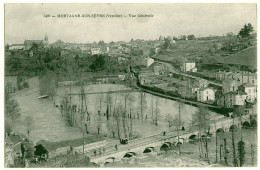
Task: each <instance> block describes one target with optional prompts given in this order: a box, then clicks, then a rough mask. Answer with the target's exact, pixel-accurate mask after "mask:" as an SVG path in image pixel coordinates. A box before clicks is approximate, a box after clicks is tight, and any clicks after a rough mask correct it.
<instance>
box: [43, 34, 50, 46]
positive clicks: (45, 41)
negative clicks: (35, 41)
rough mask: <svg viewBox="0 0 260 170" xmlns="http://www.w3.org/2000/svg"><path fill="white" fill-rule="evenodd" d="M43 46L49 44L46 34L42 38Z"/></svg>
mask: <svg viewBox="0 0 260 170" xmlns="http://www.w3.org/2000/svg"><path fill="white" fill-rule="evenodd" d="M44 44H46V45H47V44H49V40H48V36H47V34H46V35H45V37H44Z"/></svg>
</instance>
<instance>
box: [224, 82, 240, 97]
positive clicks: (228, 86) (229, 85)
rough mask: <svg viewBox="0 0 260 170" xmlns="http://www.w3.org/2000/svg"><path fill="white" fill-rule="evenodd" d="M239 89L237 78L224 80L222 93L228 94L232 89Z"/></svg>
mask: <svg viewBox="0 0 260 170" xmlns="http://www.w3.org/2000/svg"><path fill="white" fill-rule="evenodd" d="M237 90H238V82H237V81H236V80H224V81H222V93H223V94H226V93H229V92H231V91H233V92H235V91H237Z"/></svg>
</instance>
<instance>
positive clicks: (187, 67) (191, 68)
mask: <svg viewBox="0 0 260 170" xmlns="http://www.w3.org/2000/svg"><path fill="white" fill-rule="evenodd" d="M181 71H182V72H185V73H186V72H197V68H196V63H188V62H186V63H183V64H182V66H181Z"/></svg>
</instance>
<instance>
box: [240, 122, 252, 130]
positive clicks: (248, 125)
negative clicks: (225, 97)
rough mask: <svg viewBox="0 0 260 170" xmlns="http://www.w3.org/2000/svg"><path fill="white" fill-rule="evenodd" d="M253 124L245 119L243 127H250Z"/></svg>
mask: <svg viewBox="0 0 260 170" xmlns="http://www.w3.org/2000/svg"><path fill="white" fill-rule="evenodd" d="M250 126H251V125H250V123H249V122H248V121H245V122H244V123H243V124H242V127H243V128H249V127H250Z"/></svg>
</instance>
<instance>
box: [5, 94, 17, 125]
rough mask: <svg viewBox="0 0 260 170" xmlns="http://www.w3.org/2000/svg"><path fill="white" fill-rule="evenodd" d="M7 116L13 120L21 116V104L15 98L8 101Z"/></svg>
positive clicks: (6, 106)
mask: <svg viewBox="0 0 260 170" xmlns="http://www.w3.org/2000/svg"><path fill="white" fill-rule="evenodd" d="M5 116H7V117H8V118H10V119H11V120H16V119H18V118H19V117H20V106H19V104H18V102H17V101H16V100H15V99H12V98H10V99H9V100H8V101H6V105H5Z"/></svg>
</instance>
